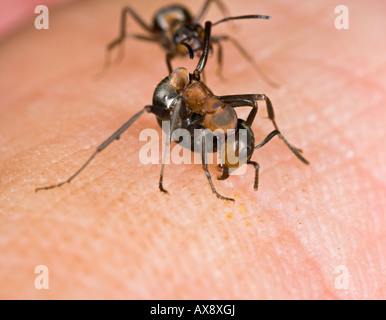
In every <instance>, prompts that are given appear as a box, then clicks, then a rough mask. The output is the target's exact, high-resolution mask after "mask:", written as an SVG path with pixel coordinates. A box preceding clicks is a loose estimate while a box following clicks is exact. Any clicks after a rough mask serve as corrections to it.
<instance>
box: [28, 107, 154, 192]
mask: <svg viewBox="0 0 386 320" xmlns="http://www.w3.org/2000/svg"><path fill="white" fill-rule="evenodd" d="M147 108H148V107H147V106H146V107H145V108H144V109H142V110H141V111H139V112H137V113H136V114H135V115H134V116H133V117H131V118H130V119H129V120H128V121H127V122H126V123H124V124H123V125H122V126H121V127H120V128H119V129H118V130H117V131H115V132H114V133H113V134H112V135H111V136H110V137H109V138H108V139H106V140H105V141H104V142H103V143H102V144H101V145H99V146H98V147H97V149H96V151H95V152H94V153H93V154H92V155H91V157H90V158H89V159H88V160H87V161H86V162H85V163H84V164H83V165H82V166H81V167H80V169H78V171H76V172H75V173H74V174H73V175H72V176H71V177H69V178H68V179H67V180H65V181H63V182H60V183H58V184H54V185H51V186H47V187H40V188H36V189H35V192H37V191H39V190H48V189H53V188H58V187H61V186H62V185H64V184H66V183H70V182H71V181H72V180H73V179H74V178H75V177H76V176H77V175H78V174H79V173H81V172H82V171H83V169H84V168H86V167H87V165H88V164H89V163H90V162H91V161H92V159H94V157H95V156H96V155H97V154H98V153H100V152H102V151H103V150H104V149H105V148H107V146H109V145H110V143H112V142H113V141H114V140H119V138H120V137H121V134H122V133H123V132H124V131H126V130H127V129H128V128H129V127H130V126H131V125H132V124H133V122H134V121H136V120H137V119H138V118H139V117H140V116H141V115H142V114H143V113H144V112H145V111H147Z"/></svg>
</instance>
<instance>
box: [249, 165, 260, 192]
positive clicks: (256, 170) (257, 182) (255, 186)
mask: <svg viewBox="0 0 386 320" xmlns="http://www.w3.org/2000/svg"><path fill="white" fill-rule="evenodd" d="M247 164H251V165H253V167H254V168H255V182H254V184H253V189H255V191H257V190H258V188H259V168H260V166H259V164H258V163H257V162H255V161H251V160H248V161H247Z"/></svg>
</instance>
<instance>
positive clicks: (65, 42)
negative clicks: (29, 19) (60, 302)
mask: <svg viewBox="0 0 386 320" xmlns="http://www.w3.org/2000/svg"><path fill="white" fill-rule="evenodd" d="M42 1H43V0H42ZM181 2H183V3H184V4H186V5H187V7H189V8H192V4H191V3H190V2H188V1H182V0H181ZM224 2H225V5H227V7H228V8H229V10H230V12H231V14H232V15H238V14H244V13H245V11H246V10H247V12H248V13H251V12H256V13H262V14H269V15H272V17H273V19H272V20H271V21H259V22H256V21H255V22H250V21H247V22H240V23H237V24H236V28H235V30H233V28H232V27H231V26H226V25H225V24H224V25H223V26H222V25H220V26H218V28H217V26H216V27H215V28H214V29H213V34H215V33H218V34H221V33H224V34H230V35H233V34H235V37H237V39H238V40H239V41H240V42H241V43H242V44H243V45H244V46H245V48H246V49H247V50H248V52H249V53H250V54H251V55H252V56H253V57H254V59H256V61H257V62H258V64H259V65H260V66H261V67H262V69H263V70H264V72H265V73H266V74H267V75H268V76H270V77H271V78H272V79H273V80H275V81H277V82H279V83H280V84H281V88H280V89H273V88H271V87H269V86H268V85H266V84H265V83H264V82H263V81H262V80H261V78H259V77H258V76H257V75H256V74H255V73H254V72H253V70H252V68H251V67H250V66H249V65H248V62H247V61H244V60H243V59H242V57H240V55H239V53H238V52H237V51H236V50H235V49H234V48H233V47H232V45H231V44H230V43H224V44H223V49H224V52H223V58H224V68H223V78H218V77H216V72H215V70H216V67H217V65H216V61H215V59H216V50H217V48H216V47H215V48H214V50H215V52H214V55H213V56H211V57H210V60H209V61H208V65H207V69H206V79H207V84H208V86H209V88H211V89H212V90H213V91H214V93H215V94H218V95H221V94H224V95H229V94H238V93H265V94H267V95H268V96H269V97H270V98H271V99H272V102H273V106H274V108H275V113H276V118H277V123H278V125H279V127H280V129H281V130H282V132H283V134H284V135H285V136H286V138H288V140H289V141H290V142H291V143H293V144H294V145H295V146H297V147H300V148H302V149H303V150H304V156H305V157H306V158H307V159H308V160H310V162H311V165H310V166H304V165H303V164H301V163H300V162H299V161H298V160H297V159H296V158H295V157H294V156H293V155H292V154H291V152H290V151H289V150H287V149H286V147H285V146H284V144H283V143H282V141H280V139H278V138H275V139H273V140H272V141H271V142H270V143H269V144H267V145H266V146H264V148H262V149H260V150H259V151H258V152H256V153H255V154H254V155H253V158H252V159H253V160H255V161H257V162H258V163H259V164H260V185H259V191H258V192H254V191H253V188H252V185H253V174H254V171H253V168H248V171H247V174H246V175H244V176H234V177H233V176H232V177H230V178H229V179H228V180H226V181H217V180H216V179H215V177H216V175H217V174H218V172H217V170H216V168H215V167H214V166H209V170H210V172H211V174H212V176H213V180H214V184H215V186H216V188H217V190H218V191H219V192H220V193H221V194H223V195H225V196H232V197H235V198H236V203H235V204H234V205H233V204H229V203H223V202H222V201H221V200H218V199H217V198H216V197H215V196H214V195H213V194H212V193H211V191H210V187H209V185H208V183H207V180H206V177H205V174H204V172H203V170H202V168H201V166H200V165H182V166H178V165H173V164H171V165H168V166H167V167H166V171H165V187H166V188H167V189H168V191H169V192H170V195H169V196H165V195H163V194H161V193H160V192H159V191H158V189H157V181H158V174H159V169H160V167H159V166H158V165H151V166H145V165H142V164H140V162H139V160H138V152H139V150H140V148H141V145H142V142H138V136H139V132H140V130H141V129H143V128H152V129H156V130H157V132H158V133H159V134H160V133H161V129H160V128H158V126H157V124H156V121H155V119H154V117H152V116H150V115H144V116H143V117H142V118H140V119H139V120H138V121H137V122H136V123H134V124H133V126H132V127H131V128H130V129H129V130H128V131H127V132H125V134H124V135H123V136H122V138H121V140H120V141H119V142H114V143H113V144H112V145H111V146H110V147H109V148H108V149H106V150H105V151H103V152H102V153H101V154H99V155H98V156H97V157H96V158H95V160H94V162H92V163H91V164H90V166H89V167H88V168H87V169H86V170H85V171H84V172H83V173H82V174H81V175H80V176H79V177H77V178H76V179H75V180H74V181H73V182H72V183H71V184H68V185H66V186H63V187H62V188H60V189H57V190H47V191H44V192H39V193H37V194H35V193H34V192H33V189H34V188H35V187H38V186H42V185H45V184H47V183H55V182H56V181H60V180H62V179H64V178H67V177H68V176H69V175H70V174H71V173H73V172H74V170H76V169H77V168H78V167H79V166H80V165H81V164H82V163H83V162H84V161H85V160H86V159H87V157H88V156H89V155H90V153H91V152H92V151H93V150H94V148H95V147H96V146H97V145H98V144H99V143H100V142H102V141H103V140H104V139H105V138H107V137H108V136H109V135H110V134H111V133H112V132H113V131H114V130H116V129H117V128H118V127H119V125H121V124H122V123H123V121H126V120H127V119H128V118H129V117H130V116H131V115H133V114H134V113H135V112H136V111H138V110H139V109H140V108H142V107H143V106H144V105H145V104H149V103H151V96H152V93H153V90H154V88H155V86H156V85H157V83H158V81H160V80H161V79H162V78H163V77H165V75H166V73H167V72H166V70H167V68H166V63H164V60H165V59H164V53H163V51H162V50H161V49H160V48H158V47H157V46H156V45H152V44H149V43H142V42H140V41H134V40H127V41H126V42H125V44H124V45H125V49H126V50H125V56H124V57H123V59H122V61H121V63H120V64H116V65H113V66H112V67H111V68H110V69H109V70H108V72H106V74H105V75H104V76H103V77H101V78H100V79H95V78H94V75H95V74H96V73H97V72H98V71H100V68H101V67H102V65H103V58H104V48H105V45H106V44H107V43H108V42H109V41H111V40H112V39H113V38H114V37H116V36H117V33H118V25H119V20H118V18H119V15H120V9H121V8H122V7H123V5H127V4H129V5H131V6H132V7H133V8H134V9H135V10H136V11H137V12H138V14H140V15H141V16H142V17H143V18H144V19H145V21H150V19H151V15H152V12H153V11H154V8H155V6H154V4H153V3H152V2H151V1H134V0H133V1H130V3H127V1H124V0H122V1H120V2H116V3H114V5H113V4H109V3H108V2H105V1H93V5H92V6H90V3H89V1H74V2H73V3H72V4H71V5H70V6H67V7H62V8H60V10H57V11H56V12H55V10H51V8H50V21H51V22H50V30H49V31H48V32H47V33H43V31H36V30H34V29H33V24H32V26H31V24H30V25H29V27H26V28H25V29H24V30H21V31H18V32H17V33H16V34H15V35H13V36H9V37H8V38H7V39H6V40H5V41H4V42H2V43H0V51H1V55H2V57H4V59H2V60H1V61H0V68H1V69H2V70H4V72H2V74H3V75H4V74H7V77H6V78H5V77H4V76H3V77H1V76H0V90H1V96H2V103H1V106H0V150H1V152H0V164H1V165H0V168H1V169H0V177H1V182H0V203H2V206H1V208H0V221H1V224H0V251H1V252H2V255H1V257H0V266H1V267H0V282H1V283H2V287H1V289H0V298H37V299H41V298H49V299H57V298H76V299H81V298H137V299H138V298H144V299H147V298H160V299H165V298H166V299H173V298H177V299H179V298H185V299H194V298H198V299H206V298H209V299H216V298H219V299H222V298H226V299H233V298H236V299H256V298H259V299H272V298H281V299H283V298H290V299H302V298H307V299H320V298H323V299H352V298H356V299H377V298H378V299H379V298H384V297H385V296H386V294H385V293H386V292H385V286H384V285H383V284H384V283H385V271H384V270H385V269H386V268H385V255H384V254H383V252H385V236H384V234H383V233H382V231H383V230H384V227H385V219H384V204H385V203H384V202H385V200H384V198H385V197H384V194H385V185H384V183H383V181H384V180H385V179H384V178H383V177H384V173H385V171H384V169H383V168H380V166H382V165H383V162H382V159H385V156H386V154H385V151H384V150H383V149H382V148H381V146H382V139H383V137H384V136H385V134H384V129H383V128H384V126H383V124H384V122H385V116H386V113H385V111H384V108H381V105H383V104H382V100H383V99H382V97H383V95H382V92H384V91H385V90H384V84H383V82H382V80H383V79H384V73H385V71H386V69H385V68H384V67H383V66H384V64H385V59H384V57H383V56H382V55H381V53H380V52H382V50H381V48H382V43H383V42H382V41H379V39H378V40H377V35H376V34H374V33H371V32H370V30H371V28H372V27H373V25H377V26H378V28H379V27H381V26H383V24H385V22H384V21H383V20H382V17H381V16H380V12H382V8H381V7H382V6H384V4H382V2H381V1H379V2H373V3H372V5H371V6H367V8H366V12H367V13H366V14H364V13H363V10H362V9H363V4H361V3H360V2H359V1H352V2H350V4H349V5H348V6H349V10H350V11H349V12H350V30H335V28H334V24H333V21H334V18H335V17H336V15H335V14H334V8H335V6H336V3H334V2H332V1H327V2H326V1H323V2H322V1H320V2H319V1H318V2H314V3H312V4H311V3H309V2H307V4H305V2H304V1H302V0H297V1H293V2H291V4H288V3H282V2H280V3H278V2H268V1H263V2H261V1H260V2H259V3H258V4H257V3H256V2H254V1H249V0H243V1H242V2H240V3H237V4H236V3H234V2H232V1H224ZM169 3H170V2H169V1H166V0H162V1H159V3H158V2H157V7H161V6H163V5H167V4H169ZM197 5H198V6H199V5H200V3H198V4H197ZM148 6H151V10H150V9H149V8H148ZM192 11H193V12H197V11H198V8H196V7H195V8H193V10H192ZM84 12H87V14H84ZM359 13H361V19H359V20H358V17H359ZM316 16H318V17H319V19H315V17H316ZM80 17H82V18H80ZM207 17H208V18H211V19H212V18H213V20H212V21H216V20H217V19H220V18H222V16H221V13H220V12H219V10H217V9H216V8H215V6H214V8H212V9H210V10H209V12H208V14H207ZM96 21H97V22H98V23H96ZM366 21H367V22H366ZM365 22H366V23H365ZM369 23H371V24H373V25H369ZM75 30H76V31H75ZM129 30H130V31H132V32H137V31H138V32H139V31H140V28H139V27H138V26H137V25H136V24H135V22H133V21H132V19H129ZM363 34H365V35H366V37H363ZM69 35H71V36H69ZM315 35H318V36H317V37H315ZM133 47H135V48H136V49H135V50H136V51H133V50H130V49H131V48H133ZM138 53H140V54H138ZM354 53H355V54H354ZM157 61H158V63H153V62H157ZM356 61H362V62H363V63H362V64H361V65H357V64H356V63H357V62H356ZM377 61H378V62H379V63H376V62H377ZM235 62H237V63H235ZM196 63H197V60H194V62H189V61H186V60H185V59H175V60H173V62H172V64H173V67H174V68H175V67H177V66H186V67H187V68H188V70H189V71H192V70H193V68H194V67H195V64H196ZM353 65H355V67H352V66H353ZM375 66H376V67H375ZM149 69H150V70H151V72H148V71H147V70H149ZM243 114H244V113H243ZM245 114H247V113H245ZM266 115H267V110H266V107H265V105H264V103H262V102H261V103H259V112H258V115H257V119H256V121H255V123H254V124H253V126H252V129H253V131H254V132H255V136H256V140H259V139H263V138H264V137H265V135H266V134H268V133H269V132H270V130H272V124H271V123H270V121H269V120H267V119H264V117H266ZM259 141H260V140H259ZM351 151H352V155H351V156H350V157H348V156H347V152H351ZM39 264H44V265H47V266H48V268H49V270H50V289H49V290H36V289H35V287H34V285H33V283H34V280H35V277H36V274H34V273H33V271H34V268H35V266H36V265H39ZM338 265H345V266H347V268H348V269H349V272H350V282H349V288H348V289H347V290H339V289H336V288H335V287H334V282H335V279H336V277H337V276H338V274H336V273H334V271H335V267H336V266H338Z"/></svg>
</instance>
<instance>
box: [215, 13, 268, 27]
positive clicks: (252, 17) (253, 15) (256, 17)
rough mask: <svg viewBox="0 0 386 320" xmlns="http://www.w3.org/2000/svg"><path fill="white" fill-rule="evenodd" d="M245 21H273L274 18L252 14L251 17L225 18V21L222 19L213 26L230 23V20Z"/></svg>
mask: <svg viewBox="0 0 386 320" xmlns="http://www.w3.org/2000/svg"><path fill="white" fill-rule="evenodd" d="M243 19H266V20H271V19H272V17H271V16H266V15H262V14H250V15H245V16H237V17H228V18H224V19H221V20H219V21H217V22H215V23H213V26H215V25H217V24H220V23H223V22H227V21H230V20H243Z"/></svg>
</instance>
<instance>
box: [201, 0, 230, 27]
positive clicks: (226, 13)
mask: <svg viewBox="0 0 386 320" xmlns="http://www.w3.org/2000/svg"><path fill="white" fill-rule="evenodd" d="M211 2H215V3H216V4H217V6H218V7H219V8H220V10H221V12H222V14H223V15H224V16H229V11H228V9H227V8H226V7H225V5H224V4H223V3H222V1H221V0H206V1H205V3H204V5H203V7H202V8H201V10H200V11H199V13H198V14H197V15H196V17H195V18H194V22H195V23H198V22H199V21H200V20H201V18H202V17H203V16H204V15H205V13H206V11H207V10H208V7H209V4H210V3H211Z"/></svg>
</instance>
